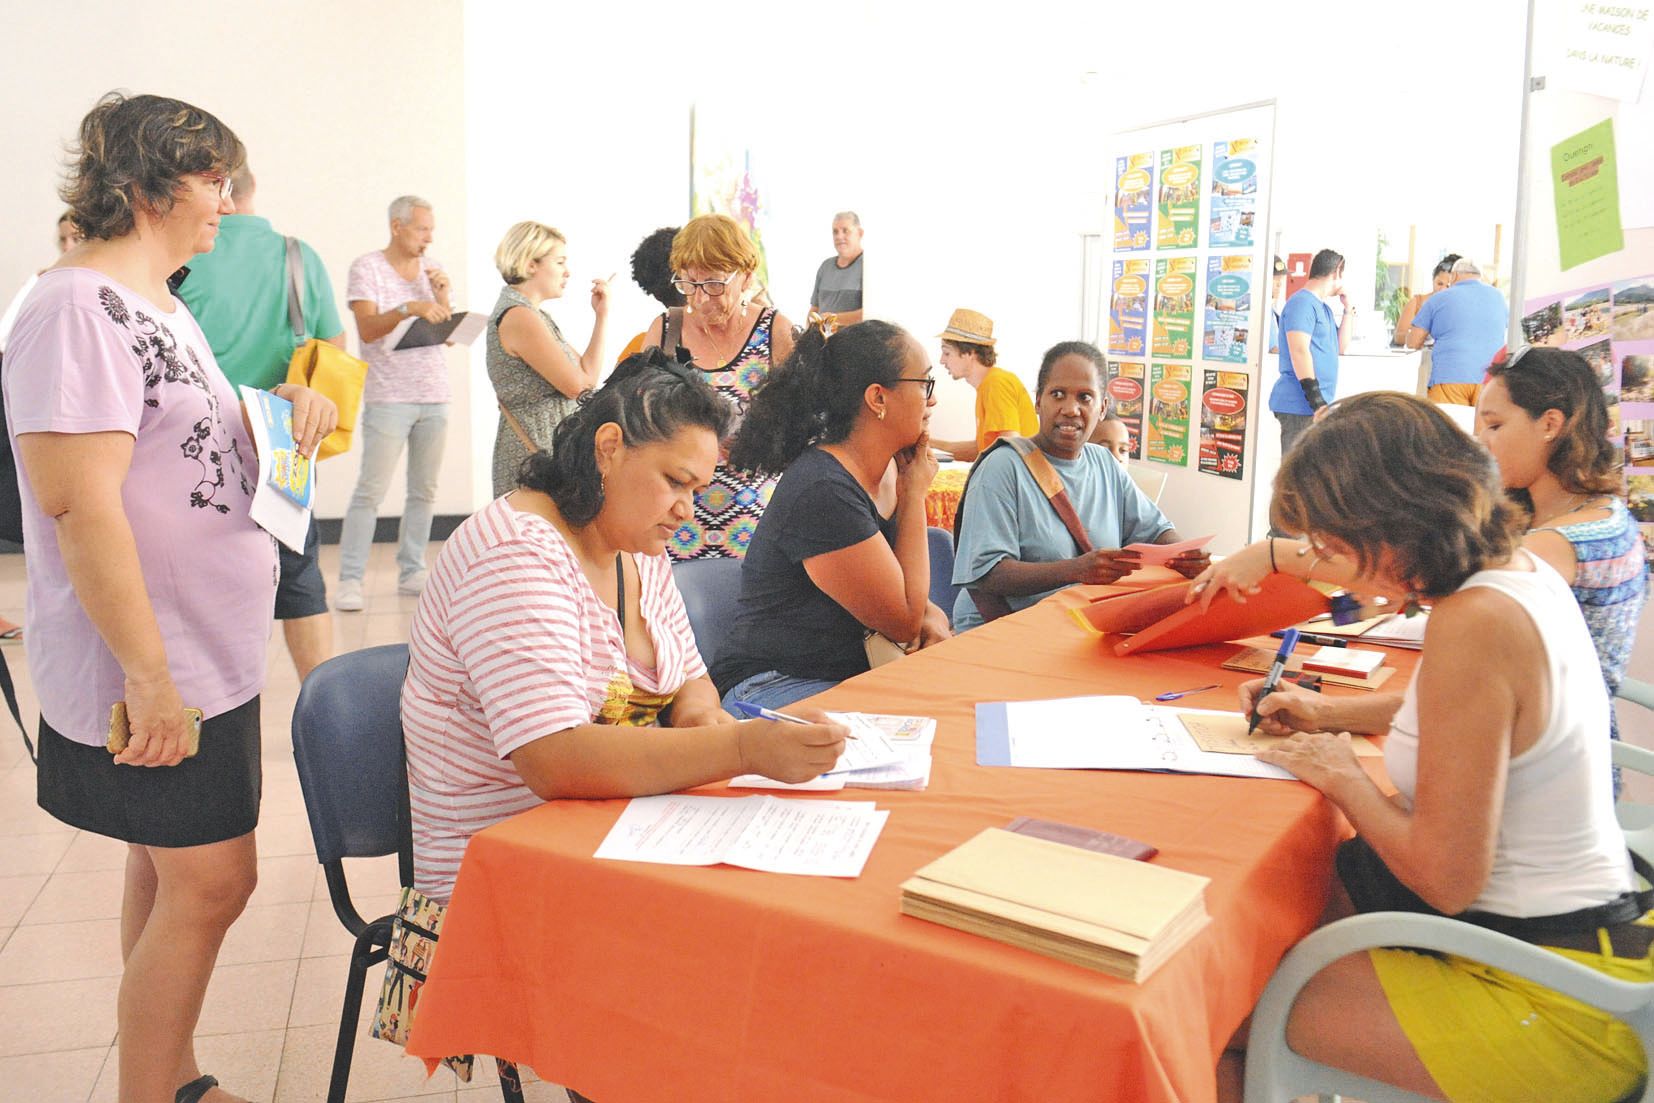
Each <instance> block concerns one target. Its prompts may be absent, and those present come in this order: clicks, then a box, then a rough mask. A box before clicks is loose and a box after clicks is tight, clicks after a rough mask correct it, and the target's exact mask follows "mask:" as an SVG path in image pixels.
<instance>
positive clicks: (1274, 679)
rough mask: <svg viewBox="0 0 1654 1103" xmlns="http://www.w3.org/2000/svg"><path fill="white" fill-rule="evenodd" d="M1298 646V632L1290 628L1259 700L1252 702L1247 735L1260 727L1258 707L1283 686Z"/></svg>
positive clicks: (1267, 676)
mask: <svg viewBox="0 0 1654 1103" xmlns="http://www.w3.org/2000/svg"><path fill="white" fill-rule="evenodd" d="M1297 646H1298V630H1297V629H1296V628H1288V629H1287V630H1286V632H1285V633H1284V634H1283V635H1282V636H1281V649H1280V650H1279V651H1277V652H1275V661H1274V662H1273V663H1270V664H1269V673H1268V674H1266V675H1264V680H1263V687H1262V689H1261V690H1260V691H1259V693H1258V696H1257V699H1256V700H1255V701H1253V702H1252V712H1251V714H1250V716H1248V718H1247V721H1246V734H1247V735H1251V734H1252V733H1253V732H1254V731H1256V730H1257V727H1258V706H1259V705H1261V704H1263V699H1264V698H1265V697H1268V696H1269V695H1270V694H1271V693H1274V692H1276V690H1278V689H1279V688H1280V685H1281V675H1282V674H1283V673H1285V671H1286V662H1287V660H1288V659H1290V658H1292V650H1293V648H1295V647H1297Z"/></svg>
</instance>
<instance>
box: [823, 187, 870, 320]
mask: <svg viewBox="0 0 1654 1103" xmlns="http://www.w3.org/2000/svg"><path fill="white" fill-rule="evenodd" d="M861 233H862V231H861V219H860V218H859V217H857V215H856V212H855V211H840V212H839V213H838V214H836V215H834V216H833V252H834V254H835V255H833V256H830V257H828V258H827V259H826V260H824V261H822V262H821V267H820V268H818V269H816V282H815V287H814V288H813V289H812V290H811V291H810V309H811V310H812V311H814V312H815V313H817V314H835V315H837V316H838V324H839V326H840V327H843V326H847V325H853V324H855V323H856V322H859V321H861V319H862V308H861V258H862V252H861Z"/></svg>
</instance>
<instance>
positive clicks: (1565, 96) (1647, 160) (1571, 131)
mask: <svg viewBox="0 0 1654 1103" xmlns="http://www.w3.org/2000/svg"><path fill="white" fill-rule="evenodd" d="M1579 8H1580V5H1579V4H1578V3H1577V2H1574V0H1533V7H1532V13H1531V14H1532V19H1531V23H1530V39H1529V47H1528V50H1529V54H1528V70H1529V82H1528V91H1527V94H1526V103H1525V108H1524V113H1523V117H1524V128H1523V140H1522V153H1521V164H1520V168H1521V173H1522V177H1521V187H1520V196H1519V200H1518V211H1517V219H1516V241H1515V249H1514V251H1513V262H1514V263H1513V270H1512V287H1511V292H1512V294H1511V332H1510V346H1511V347H1512V348H1513V349H1514V348H1520V347H1521V346H1523V345H1540V346H1551V347H1561V348H1567V349H1572V350H1574V351H1577V352H1579V353H1580V354H1581V355H1582V356H1584V357H1585V358H1586V360H1587V361H1588V362H1590V363H1591V366H1592V368H1593V369H1594V370H1595V371H1596V373H1597V377H1598V381H1599V382H1600V383H1601V384H1602V388H1603V393H1604V397H1605V398H1607V400H1608V415H1609V416H1608V435H1609V438H1610V439H1611V440H1613V441H1614V442H1615V444H1616V445H1618V446H1619V447H1620V448H1621V449H1622V455H1623V458H1624V461H1625V473H1626V489H1627V500H1628V504H1629V505H1630V508H1631V511H1632V513H1633V514H1635V515H1636V516H1637V519H1638V521H1639V523H1640V525H1641V528H1642V533H1643V542H1644V546H1645V547H1646V548H1648V549H1649V551H1650V558H1651V561H1654V207H1651V206H1650V204H1649V202H1648V196H1649V194H1650V193H1651V192H1654V89H1651V88H1650V84H1651V83H1654V82H1650V81H1648V80H1646V79H1645V80H1644V81H1643V82H1642V88H1641V90H1640V97H1639V96H1638V92H1637V89H1635V88H1634V87H1633V86H1632V85H1631V84H1629V83H1627V82H1624V81H1620V82H1618V84H1617V86H1615V85H1613V84H1611V83H1604V81H1603V80H1601V79H1598V80H1596V81H1595V82H1594V83H1593V81H1589V80H1582V79H1581V76H1580V73H1579V72H1578V70H1579V68H1580V66H1581V64H1582V62H1583V61H1585V60H1587V59H1590V58H1594V57H1596V56H1597V49H1598V48H1597V47H1596V46H1593V45H1591V44H1590V42H1589V41H1588V40H1587V39H1588V37H1589V36H1587V39H1581V38H1580V37H1579V35H1580V26H1579V22H1580V21H1579V18H1578V16H1579ZM1635 10H1636V11H1638V12H1642V11H1644V10H1645V9H1635ZM1648 18H1649V17H1648V16H1647V15H1643V16H1642V21H1645V22H1646V20H1647V19H1648ZM1586 29H1588V27H1587V28H1586ZM1644 33H1646V28H1644ZM1632 37H1635V36H1626V38H1625V40H1626V41H1629V40H1630V38H1632ZM1609 60H1611V59H1609ZM1641 60H1642V61H1643V63H1644V64H1645V65H1646V64H1647V62H1648V61H1649V60H1650V59H1648V58H1642V59H1641ZM1613 68H1614V69H1616V70H1619V69H1621V68H1623V67H1620V66H1614V67H1613ZM1610 75H1612V74H1610ZM1579 87H1597V88H1600V89H1602V90H1605V91H1609V90H1613V91H1619V92H1621V93H1624V94H1627V95H1629V96H1631V97H1633V98H1628V99H1616V98H1612V97H1611V96H1604V95H1596V94H1591V93H1588V92H1583V91H1578V90H1576V89H1578V88H1579ZM1605 139H1606V140H1605ZM1609 177H1612V183H1613V184H1614V189H1613V191H1614V192H1617V194H1616V195H1612V196H1610V197H1609V198H1613V199H1617V202H1614V203H1611V204H1608V206H1611V208H1612V209H1611V210H1608V209H1604V206H1605V196H1604V194H1603V189H1602V187H1601V185H1602V184H1603V183H1604V182H1605V181H1606V180H1608V178H1609ZM1615 245H1617V248H1616V247H1614V246H1615Z"/></svg>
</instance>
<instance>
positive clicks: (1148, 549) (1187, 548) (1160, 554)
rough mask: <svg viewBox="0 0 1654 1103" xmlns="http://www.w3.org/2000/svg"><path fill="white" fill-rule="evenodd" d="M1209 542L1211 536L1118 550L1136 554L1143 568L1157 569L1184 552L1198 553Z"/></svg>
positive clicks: (1135, 545)
mask: <svg viewBox="0 0 1654 1103" xmlns="http://www.w3.org/2000/svg"><path fill="white" fill-rule="evenodd" d="M1214 535H1215V534H1214ZM1211 542H1212V537H1211V536H1196V537H1194V538H1192V539H1189V540H1179V541H1178V542H1177V543H1175V544H1127V545H1126V546H1125V547H1123V548H1121V549H1120V550H1121V551H1129V552H1136V553H1137V558H1138V560H1139V562H1141V563H1142V564H1143V566H1145V567H1158V566H1160V565H1161V564H1162V563H1165V562H1166V561H1167V560H1169V559H1176V558H1177V557H1178V556H1180V555H1182V554H1183V553H1184V552H1192V551H1199V550H1200V549H1201V548H1204V547H1205V546H1206V545H1207V544H1210V543H1211Z"/></svg>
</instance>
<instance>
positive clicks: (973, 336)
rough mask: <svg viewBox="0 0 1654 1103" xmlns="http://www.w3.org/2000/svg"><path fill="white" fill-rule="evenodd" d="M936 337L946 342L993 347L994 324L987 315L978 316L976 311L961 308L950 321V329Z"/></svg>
mask: <svg viewBox="0 0 1654 1103" xmlns="http://www.w3.org/2000/svg"><path fill="white" fill-rule="evenodd" d="M936 336H938V337H940V338H942V339H943V340H944V341H963V342H964V343H965V344H968V345H992V344H993V343H994V322H993V319H992V318H990V317H988V316H987V315H986V314H978V313H977V312H976V311H974V310H966V309H965V308H964V307H960V308H959V309H958V310H955V311H954V312H953V317H951V318H949V319H948V328H947V329H944V330H943V331H942V332H941V333H938V334H937V335H936Z"/></svg>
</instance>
